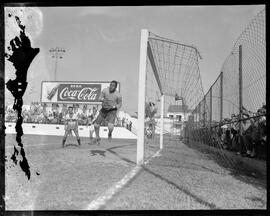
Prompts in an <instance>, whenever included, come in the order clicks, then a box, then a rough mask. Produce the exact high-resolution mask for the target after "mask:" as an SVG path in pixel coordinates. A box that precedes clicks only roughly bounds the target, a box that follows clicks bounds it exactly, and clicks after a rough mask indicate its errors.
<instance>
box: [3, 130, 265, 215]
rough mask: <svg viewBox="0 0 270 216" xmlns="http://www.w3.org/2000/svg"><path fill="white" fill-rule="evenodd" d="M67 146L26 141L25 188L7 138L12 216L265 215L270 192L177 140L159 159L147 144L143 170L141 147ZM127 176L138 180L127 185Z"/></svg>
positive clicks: (168, 142) (49, 139)
mask: <svg viewBox="0 0 270 216" xmlns="http://www.w3.org/2000/svg"><path fill="white" fill-rule="evenodd" d="M61 139H62V137H57V136H39V135H24V136H23V144H24V146H25V151H26V156H27V159H28V162H29V165H30V170H31V178H30V180H27V178H26V176H25V174H24V173H23V172H22V171H21V170H20V167H19V166H15V165H14V164H13V162H12V161H11V160H10V156H11V154H12V153H13V145H14V144H15V135H7V136H6V156H7V162H6V191H5V194H6V197H5V198H6V210H87V209H91V208H89V206H93V205H94V206H95V207H96V208H95V209H105V210H118V209H121V210H129V209H136V210H141V209H171V210H172V209H246V208H247V209H265V208H266V187H265V185H262V184H260V182H259V181H258V180H257V179H255V178H252V177H250V176H243V175H242V174H239V176H235V174H234V175H233V174H232V170H229V169H226V168H224V167H222V166H220V165H218V163H217V162H216V161H214V160H213V159H211V157H209V155H206V154H203V153H201V152H199V151H197V150H194V149H192V148H189V147H188V146H186V145H184V144H183V143H181V142H179V141H178V140H174V139H171V138H168V137H165V142H164V149H163V150H162V151H161V152H160V154H156V153H157V151H158V150H159V146H158V144H157V142H155V141H154V140H148V141H147V142H146V145H145V160H146V161H147V163H146V164H145V165H144V166H142V167H139V168H138V169H137V168H136V140H123V139H118V140H116V139H114V140H112V142H108V141H107V140H106V139H102V140H101V145H100V146H97V145H89V141H88V139H86V138H85V139H82V145H81V146H80V147H77V146H75V145H70V144H76V140H75V138H74V137H69V138H68V140H67V142H66V144H67V145H68V146H67V147H65V148H62V147H61ZM157 139H158V137H157ZM153 155H155V156H156V157H153ZM133 173H135V174H134V175H133ZM127 176H132V178H130V180H129V181H126V182H125V179H127ZM240 177H241V178H240ZM123 180H124V181H123ZM247 180H249V181H247ZM119 182H120V183H121V182H125V184H123V185H121V184H120V186H119ZM112 191H114V192H115V193H112ZM108 194H111V196H108ZM112 194H113V195H112ZM104 197H105V198H106V197H107V198H108V197H110V198H108V199H107V198H106V199H102V198H104ZM100 200H103V201H102V202H100ZM104 200H105V201H104ZM92 204H93V205H92Z"/></svg>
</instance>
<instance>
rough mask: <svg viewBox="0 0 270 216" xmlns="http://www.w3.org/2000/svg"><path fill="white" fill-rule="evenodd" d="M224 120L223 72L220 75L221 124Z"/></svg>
mask: <svg viewBox="0 0 270 216" xmlns="http://www.w3.org/2000/svg"><path fill="white" fill-rule="evenodd" d="M222 119H223V72H221V73H220V122H222Z"/></svg>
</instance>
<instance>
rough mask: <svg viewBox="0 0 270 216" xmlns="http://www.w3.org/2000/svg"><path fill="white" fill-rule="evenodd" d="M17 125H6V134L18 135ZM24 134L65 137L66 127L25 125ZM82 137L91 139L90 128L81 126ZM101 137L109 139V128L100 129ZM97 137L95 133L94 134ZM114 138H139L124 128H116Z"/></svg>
mask: <svg viewBox="0 0 270 216" xmlns="http://www.w3.org/2000/svg"><path fill="white" fill-rule="evenodd" d="M15 125H16V124H15V123H8V122H6V123H5V126H6V134H16V130H15ZM22 127H23V133H24V134H33V135H52V136H63V135H64V133H65V131H64V125H57V124H32V123H23V125H22ZM79 135H80V137H89V127H86V126H79ZM99 135H100V137H101V138H107V137H108V128H107V127H100V132H99ZM93 136H94V137H95V133H94V134H93ZM112 136H113V138H118V139H137V136H136V135H134V134H133V133H132V132H130V131H129V130H127V129H126V128H124V127H115V128H114V130H113V134H112Z"/></svg>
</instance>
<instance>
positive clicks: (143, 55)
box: [137, 29, 164, 165]
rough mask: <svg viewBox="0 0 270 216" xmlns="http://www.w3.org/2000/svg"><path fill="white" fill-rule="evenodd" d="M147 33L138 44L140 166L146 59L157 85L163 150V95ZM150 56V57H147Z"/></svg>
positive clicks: (143, 34) (143, 134)
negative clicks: (159, 94)
mask: <svg viewBox="0 0 270 216" xmlns="http://www.w3.org/2000/svg"><path fill="white" fill-rule="evenodd" d="M148 37H149V32H148V30H146V29H143V30H141V44H140V69H139V92H138V97H139V100H138V132H137V133H138V134H137V136H138V139H137V164H138V165H141V164H143V161H144V144H145V143H144V141H145V102H146V100H145V95H146V70H147V67H146V66H147V58H149V56H150V58H149V60H150V62H151V65H152V68H153V72H154V76H155V78H156V79H157V80H156V81H157V83H158V85H159V88H160V89H159V90H160V93H161V96H160V106H161V107H160V110H161V112H160V149H162V148H163V125H164V122H163V120H164V119H163V118H164V95H163V94H162V89H161V84H160V80H159V78H158V74H157V71H156V65H155V62H154V60H153V56H152V55H151V53H152V52H151V48H150V47H149V43H148ZM148 54H150V55H148Z"/></svg>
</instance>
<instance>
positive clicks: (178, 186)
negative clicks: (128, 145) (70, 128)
mask: <svg viewBox="0 0 270 216" xmlns="http://www.w3.org/2000/svg"><path fill="white" fill-rule="evenodd" d="M116 148H118V147H112V148H109V149H106V150H107V151H109V152H110V153H112V154H114V155H115V156H117V157H119V158H120V159H121V160H124V161H126V162H128V163H130V164H133V165H136V163H134V162H133V161H131V160H129V159H128V158H125V157H123V156H121V155H119V154H118V153H117V152H115V151H113V150H112V149H116ZM142 171H146V172H148V173H150V174H152V175H153V176H155V177H156V178H158V179H160V180H162V181H165V182H166V183H167V184H169V185H171V186H173V187H175V188H176V189H178V190H180V191H181V192H183V193H185V194H187V195H188V196H190V197H192V198H193V199H194V200H196V201H197V202H198V203H200V204H203V205H205V206H207V207H209V208H210V209H218V208H217V206H216V205H215V204H213V203H209V202H207V201H205V200H203V199H201V198H200V197H198V196H196V195H195V194H193V193H191V192H190V191H189V190H187V189H186V188H184V187H181V186H180V185H178V184H176V183H174V182H172V181H171V180H169V179H167V178H165V177H164V176H162V175H160V174H157V173H155V172H153V171H152V170H150V169H148V168H146V166H145V165H143V166H142V170H140V171H139V172H138V173H137V175H136V176H135V177H134V178H132V179H131V180H130V181H129V182H128V183H127V185H125V187H127V186H128V185H130V184H131V183H132V182H133V181H134V180H135V179H136V178H137V177H138V176H139V174H140V173H141V172H142Z"/></svg>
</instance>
